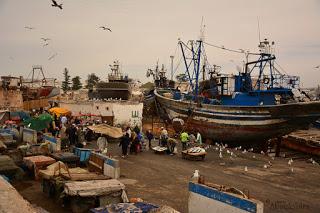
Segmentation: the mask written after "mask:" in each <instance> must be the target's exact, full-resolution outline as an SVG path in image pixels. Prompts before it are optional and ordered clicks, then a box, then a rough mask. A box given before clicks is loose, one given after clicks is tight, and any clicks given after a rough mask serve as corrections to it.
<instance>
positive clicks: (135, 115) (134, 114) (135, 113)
mask: <svg viewBox="0 0 320 213" xmlns="http://www.w3.org/2000/svg"><path fill="white" fill-rule="evenodd" d="M131 117H132V118H137V117H139V111H132V112H131Z"/></svg>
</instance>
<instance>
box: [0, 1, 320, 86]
mask: <svg viewBox="0 0 320 213" xmlns="http://www.w3.org/2000/svg"><path fill="white" fill-rule="evenodd" d="M58 2H63V7H64V8H63V10H60V9H58V8H53V7H51V1H50V0H0V28H1V30H0V66H1V68H0V74H1V75H4V74H11V75H24V76H27V75H28V73H29V72H30V70H31V67H32V65H34V64H40V65H43V67H44V69H45V71H46V73H47V75H48V77H57V78H60V79H61V78H62V71H63V68H64V67H67V68H69V70H70V72H71V75H72V76H75V75H80V76H81V77H82V78H83V80H84V79H85V78H86V76H87V74H88V73H91V72H95V73H96V74H97V75H98V76H100V77H101V78H103V79H104V78H105V77H106V75H107V73H108V72H109V67H108V66H107V65H108V64H111V63H112V61H113V60H115V59H119V60H120V61H121V64H122V68H123V71H124V72H125V73H128V74H129V76H130V77H133V78H139V79H141V80H142V81H143V82H146V81H147V79H146V77H145V73H146V70H147V68H152V67H154V65H155V63H156V61H157V60H158V59H159V63H164V64H166V65H167V67H168V68H169V62H170V58H169V56H170V55H171V54H173V53H174V51H175V48H176V45H177V39H178V38H181V39H182V40H184V41H186V40H189V39H197V38H198V36H199V29H200V22H201V17H202V16H203V17H204V21H205V25H206V33H205V34H206V41H207V42H209V43H214V44H218V45H224V46H225V47H229V48H234V49H238V48H242V49H250V50H252V51H254V50H257V44H258V33H257V17H259V19H260V27H261V37H262V38H265V37H267V38H269V39H270V40H272V41H275V42H276V53H277V57H278V63H279V64H280V65H281V66H282V67H283V68H284V69H285V70H286V72H287V73H290V74H293V75H300V76H301V80H302V83H303V84H302V86H306V87H310V86H316V85H317V84H319V79H320V70H319V69H318V70H316V69H314V67H315V66H317V65H319V64H320V40H319V38H320V24H319V20H320V1H319V0H282V1H279V0H269V1H261V0H223V1H216V0H202V1H201V0H198V1H197V0H158V1H156V0H90V1H89V0H64V1H62V0H58ZM101 25H107V26H109V27H110V28H111V29H112V33H110V32H107V31H103V30H101V29H98V27H99V26H101ZM25 26H32V27H35V30H27V29H25V28H24V27H25ZM41 37H49V38H51V39H52V40H51V41H50V44H49V45H48V46H46V47H43V46H42V44H43V43H42V41H41V40H40V38H41ZM206 50H207V55H208V57H209V60H210V62H211V63H212V64H219V65H221V66H222V68H223V70H224V72H227V73H232V72H236V69H235V64H234V63H236V64H239V65H241V61H242V60H243V56H242V55H238V54H233V53H232V54H230V53H226V52H222V51H220V50H217V49H214V48H211V47H207V48H206ZM54 53H57V56H56V57H55V58H53V59H52V60H48V58H49V57H50V56H51V55H53V54H54ZM177 60H178V58H177ZM230 60H233V61H234V62H231V61H230ZM181 70H182V67H181ZM150 80H151V79H150Z"/></svg>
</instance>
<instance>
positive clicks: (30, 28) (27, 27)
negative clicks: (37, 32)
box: [24, 26, 34, 30]
mask: <svg viewBox="0 0 320 213" xmlns="http://www.w3.org/2000/svg"><path fill="white" fill-rule="evenodd" d="M24 28H26V29H28V30H34V27H29V26H25V27H24Z"/></svg>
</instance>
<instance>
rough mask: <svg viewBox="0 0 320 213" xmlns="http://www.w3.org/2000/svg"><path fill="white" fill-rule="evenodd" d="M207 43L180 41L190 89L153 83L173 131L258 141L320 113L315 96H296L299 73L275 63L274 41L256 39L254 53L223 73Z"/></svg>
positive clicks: (303, 123)
mask: <svg viewBox="0 0 320 213" xmlns="http://www.w3.org/2000/svg"><path fill="white" fill-rule="evenodd" d="M205 44H206V43H205V42H203V41H202V40H201V39H200V40H197V41H192V42H188V43H184V42H182V41H179V46H180V48H181V52H182V56H183V62H184V64H185V74H186V76H188V83H189V88H190V90H189V91H187V92H182V91H180V90H179V86H177V87H176V89H164V88H156V89H155V97H156V102H157V106H159V107H160V108H161V112H162V116H165V119H167V120H170V121H171V122H172V124H173V127H174V128H175V130H176V131H178V132H180V131H182V130H186V131H189V132H197V131H199V132H200V133H201V134H202V135H203V137H204V138H207V139H211V140H213V141H217V142H228V143H229V142H230V143H237V144H245V143H247V144H248V143H249V144H252V143H261V144H262V143H264V142H265V141H267V140H268V139H271V138H276V137H280V136H283V135H286V134H288V133H290V132H292V131H294V130H296V129H302V128H306V127H308V126H309V125H310V123H312V122H314V121H315V120H317V119H318V118H319V117H320V102H319V101H317V102H312V101H308V102H306V101H305V99H304V98H301V96H300V97H299V98H297V96H295V94H296V93H298V92H299V81H300V78H299V77H298V76H289V75H284V74H282V73H281V72H279V70H278V69H277V68H276V66H275V63H276V62H275V59H276V57H275V55H274V54H273V53H272V49H273V44H274V43H273V42H272V43H271V44H270V43H269V41H268V40H264V41H262V42H260V44H259V48H260V52H259V53H252V54H251V56H252V55H253V56H255V57H257V58H258V59H257V60H254V61H248V57H246V58H247V61H246V63H245V64H244V67H243V69H242V70H240V71H238V73H237V74H235V75H230V74H229V75H226V74H221V73H220V72H218V71H217V68H218V67H217V66H211V68H208V64H209V63H208V62H207V60H206V59H207V57H206V56H204V55H203V53H204V52H205V51H204V47H205ZM249 54H250V53H248V54H247V56H248V55H249ZM206 75H208V78H207V79H206V78H205V76H206ZM201 77H202V79H200V78H201Z"/></svg>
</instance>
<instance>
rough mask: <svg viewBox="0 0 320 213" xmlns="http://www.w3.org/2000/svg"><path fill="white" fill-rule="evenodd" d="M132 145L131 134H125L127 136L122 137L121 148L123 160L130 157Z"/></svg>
mask: <svg viewBox="0 0 320 213" xmlns="http://www.w3.org/2000/svg"><path fill="white" fill-rule="evenodd" d="M129 143H130V138H129V134H128V133H125V135H123V136H122V138H121V141H120V144H119V146H121V148H122V156H121V157H122V158H125V157H126V156H127V155H128V146H129Z"/></svg>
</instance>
